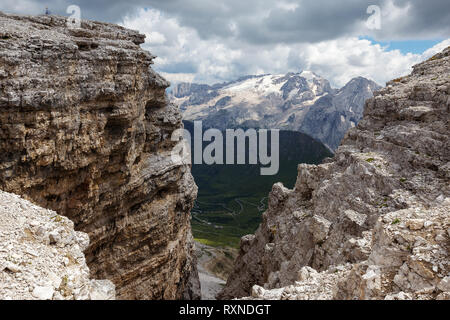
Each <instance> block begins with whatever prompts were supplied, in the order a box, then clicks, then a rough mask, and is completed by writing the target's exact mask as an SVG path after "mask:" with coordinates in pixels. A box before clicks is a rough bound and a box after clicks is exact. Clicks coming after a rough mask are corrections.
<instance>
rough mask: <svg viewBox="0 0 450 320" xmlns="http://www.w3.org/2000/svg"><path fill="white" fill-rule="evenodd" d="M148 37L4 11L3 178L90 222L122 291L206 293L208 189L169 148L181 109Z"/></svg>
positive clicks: (104, 271)
mask: <svg viewBox="0 0 450 320" xmlns="http://www.w3.org/2000/svg"><path fill="white" fill-rule="evenodd" d="M143 42H144V36H143V35H141V34H139V33H138V32H135V31H131V30H127V29H124V28H122V27H119V26H116V25H112V24H106V23H100V22H91V21H82V23H81V28H80V29H69V28H67V27H66V19H65V18H63V17H57V16H37V17H31V16H27V17H24V16H16V15H5V14H1V13H0V52H1V55H0V90H1V91H0V189H1V190H4V191H8V192H12V193H16V194H19V195H22V196H23V197H25V198H26V199H29V200H31V201H32V202H34V203H36V204H38V205H40V206H42V207H44V208H49V209H52V210H54V211H56V212H58V214H61V215H64V216H66V217H68V218H70V219H71V220H72V221H73V222H74V223H75V228H76V230H80V231H84V232H86V233H88V234H89V237H90V240H91V242H90V244H89V246H88V248H87V249H86V251H85V254H86V260H87V264H88V266H89V268H90V270H91V277H93V278H97V279H110V280H111V281H113V282H114V284H115V285H116V290H117V298H120V299H179V298H198V297H199V283H198V275H197V270H196V262H195V254H194V252H193V246H194V244H193V239H192V235H191V229H190V214H189V212H190V209H191V208H192V206H193V202H194V199H195V197H196V192H197V188H196V186H195V183H194V181H193V178H192V176H191V174H190V168H189V166H187V165H185V164H182V163H175V162H173V161H172V159H171V157H170V153H171V151H172V149H173V148H174V146H175V143H176V142H173V141H171V139H170V137H171V133H172V132H173V131H174V130H175V129H178V128H180V127H182V122H181V115H180V113H179V111H178V109H177V107H175V106H174V105H172V104H170V103H169V102H168V101H167V98H166V95H165V89H166V88H167V87H168V86H169V83H168V82H166V81H165V80H164V79H162V78H161V77H160V76H159V75H158V74H156V73H155V72H154V71H153V70H152V69H151V68H150V65H151V64H152V60H153V59H154V56H152V55H151V54H149V53H148V52H146V51H144V50H142V49H141V48H140V46H139V45H140V44H141V43H143Z"/></svg>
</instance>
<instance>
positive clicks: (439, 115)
mask: <svg viewBox="0 0 450 320" xmlns="http://www.w3.org/2000/svg"><path fill="white" fill-rule="evenodd" d="M449 111H450V48H447V49H446V50H444V52H442V53H440V54H438V55H436V56H434V57H433V58H431V59H429V60H428V61H425V62H423V63H421V64H419V65H417V66H415V67H414V71H413V73H412V74H411V75H409V76H406V77H404V78H400V79H396V80H393V81H391V82H389V83H388V84H387V87H386V88H384V89H382V90H380V91H378V92H376V93H375V96H374V98H372V99H369V100H368V101H367V102H366V106H365V112H364V117H363V119H362V121H361V122H360V123H359V125H358V126H357V127H356V128H353V129H351V130H350V131H349V132H348V133H347V135H346V137H345V139H344V141H343V143H342V145H341V146H340V147H339V148H338V150H337V152H336V154H335V157H334V159H332V160H330V161H327V163H324V164H321V165H318V166H314V165H300V166H299V173H298V179H297V183H296V186H295V188H294V190H289V189H286V188H285V187H283V186H282V185H281V184H276V185H275V186H274V187H273V190H272V192H271V194H270V197H269V208H268V210H267V211H266V212H265V213H264V215H263V222H262V224H261V226H260V228H259V229H258V230H257V231H256V234H255V235H253V236H246V237H244V238H242V242H241V252H240V256H239V257H238V259H237V261H236V264H235V270H234V272H233V273H232V276H231V277H230V278H229V279H228V282H227V286H226V288H225V289H224V290H223V291H222V293H221V295H220V297H221V298H232V297H246V296H247V297H250V296H251V297H252V298H253V299H355V298H356V299H449V297H450V294H449V293H448V289H449V286H448V283H449V275H450V230H449V225H450V171H449V169H450V166H449V163H450V128H449V120H450V118H449Z"/></svg>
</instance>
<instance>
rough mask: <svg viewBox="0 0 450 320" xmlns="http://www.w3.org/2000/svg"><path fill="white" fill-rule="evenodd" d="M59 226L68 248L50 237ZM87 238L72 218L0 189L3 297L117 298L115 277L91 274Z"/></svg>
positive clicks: (0, 286)
mask: <svg viewBox="0 0 450 320" xmlns="http://www.w3.org/2000/svg"><path fill="white" fill-rule="evenodd" d="M43 230H44V231H43ZM55 230H58V234H59V235H60V237H61V238H63V239H66V240H67V241H65V243H64V245H63V246H60V245H58V243H51V242H49V241H48V234H52V233H55ZM45 234H47V237H46V236H45ZM86 238H87V235H86V234H84V233H81V232H77V231H75V230H74V224H73V222H72V221H70V220H69V219H68V218H66V217H63V216H60V215H58V214H56V212H54V211H51V210H47V209H43V208H40V207H38V206H36V205H34V204H32V203H31V202H28V201H26V200H24V199H22V198H20V197H19V196H17V195H15V194H10V193H6V192H3V191H0V300H3V299H14V300H23V299H25V300H68V299H76V300H86V299H101V300H112V299H115V287H114V285H113V284H112V282H111V281H109V280H91V279H90V277H89V269H88V267H87V265H86V259H85V257H84V254H83V252H82V248H83V247H84V245H85V243H84V242H85V241H86ZM80 239H82V240H81V242H80Z"/></svg>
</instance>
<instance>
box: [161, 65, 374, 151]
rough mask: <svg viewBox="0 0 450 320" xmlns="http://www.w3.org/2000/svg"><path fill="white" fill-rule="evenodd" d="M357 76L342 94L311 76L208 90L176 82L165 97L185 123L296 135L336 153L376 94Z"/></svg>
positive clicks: (256, 79) (249, 79)
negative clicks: (277, 130) (193, 121)
mask: <svg viewBox="0 0 450 320" xmlns="http://www.w3.org/2000/svg"><path fill="white" fill-rule="evenodd" d="M379 88H380V86H378V85H377V84H376V83H375V82H373V81H371V80H368V79H365V78H362V77H357V78H354V79H352V80H351V81H349V82H348V83H347V84H346V85H345V86H344V87H342V88H341V89H332V88H331V85H330V83H329V82H328V80H326V79H324V78H322V77H320V76H318V75H316V74H315V73H313V72H310V71H302V72H300V73H293V72H290V73H287V74H279V75H271V74H266V75H259V76H245V77H241V78H239V79H238V80H236V81H231V82H226V83H220V84H215V85H212V86H209V85H206V84H196V83H179V84H177V85H174V86H173V88H171V93H170V95H169V96H170V98H171V99H172V101H174V102H176V103H178V104H180V106H181V110H182V111H183V117H184V119H185V120H190V121H192V120H201V121H202V122H203V125H204V126H205V127H208V128H218V129H221V130H225V129H229V128H235V127H244V128H246V127H248V128H267V129H282V130H291V131H300V132H303V133H306V134H308V135H310V136H311V137H313V138H315V139H317V140H319V141H321V142H322V143H324V144H325V145H326V146H328V148H330V149H331V150H335V149H336V148H337V147H338V146H339V144H340V143H341V140H342V138H343V137H344V135H345V133H346V132H347V131H348V129H349V128H352V127H354V126H355V125H356V124H357V123H358V122H359V121H360V120H361V118H362V115H363V109H364V102H365V100H366V99H368V98H371V97H372V96H373V92H374V91H376V90H378V89H379Z"/></svg>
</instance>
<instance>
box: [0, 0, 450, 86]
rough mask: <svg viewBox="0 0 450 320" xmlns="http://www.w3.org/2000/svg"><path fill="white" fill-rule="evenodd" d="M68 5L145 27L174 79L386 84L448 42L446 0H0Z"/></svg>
mask: <svg viewBox="0 0 450 320" xmlns="http://www.w3.org/2000/svg"><path fill="white" fill-rule="evenodd" d="M70 4H76V5H78V6H79V7H80V8H81V13H82V18H83V19H95V20H102V21H108V22H114V23H119V24H121V25H124V26H126V27H129V28H132V29H137V30H139V31H140V32H141V33H144V34H146V35H147V41H146V43H145V45H144V47H145V48H146V49H148V50H150V51H151V52H152V53H153V54H155V55H157V56H158V58H157V59H156V60H155V66H154V67H155V69H156V70H158V71H159V72H161V73H163V74H164V75H165V76H166V77H167V78H168V79H169V80H172V81H195V82H202V83H215V82H222V81H227V80H233V79H236V78H237V77H240V76H243V75H247V74H263V73H287V72H299V71H300V70H312V71H314V72H316V73H318V74H320V75H322V76H324V77H325V78H327V79H329V80H330V81H331V82H332V84H333V85H334V86H335V87H339V86H342V85H344V84H345V83H346V82H347V81H349V80H350V79H351V78H352V77H355V76H365V77H367V78H370V79H373V80H375V81H377V82H378V83H380V84H382V85H383V84H384V83H385V82H386V81H388V80H390V79H392V78H395V77H398V76H401V75H403V74H407V73H408V72H409V71H410V68H411V66H412V65H414V64H415V63H417V62H420V61H421V60H423V59H425V58H427V57H429V56H431V55H432V54H434V53H436V52H438V51H440V50H442V49H443V48H445V47H446V46H449V45H450V23H449V21H450V1H449V0H411V1H408V0H369V1H365V0H342V1H336V0H222V1H220V0H127V1H123V0H78V1H77V0H44V1H42V0H1V2H0V10H1V11H4V12H7V13H21V14H41V13H43V12H44V11H45V7H48V8H49V9H50V10H51V12H52V13H54V14H60V15H68V14H67V13H66V8H67V7H68V6H69V5H70ZM378 9H379V10H378Z"/></svg>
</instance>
